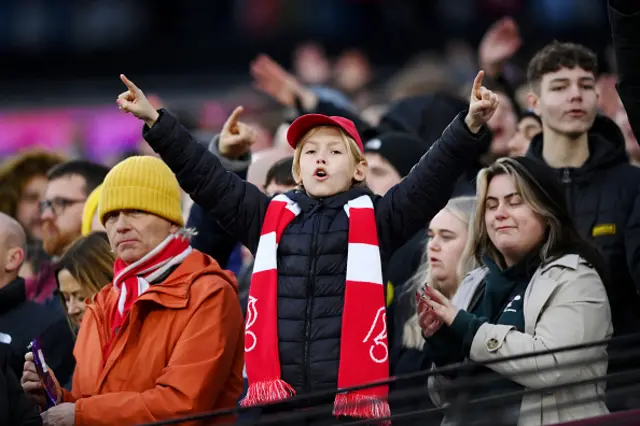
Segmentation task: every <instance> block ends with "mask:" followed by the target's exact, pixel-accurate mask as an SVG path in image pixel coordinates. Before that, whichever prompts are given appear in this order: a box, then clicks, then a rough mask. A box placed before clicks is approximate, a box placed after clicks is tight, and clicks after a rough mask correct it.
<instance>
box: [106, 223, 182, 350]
mask: <svg viewBox="0 0 640 426" xmlns="http://www.w3.org/2000/svg"><path fill="white" fill-rule="evenodd" d="M192 251H193V249H192V248H191V246H190V245H189V237H188V235H187V231H186V230H183V231H180V232H178V233H175V234H171V235H169V236H168V237H167V238H165V240H164V241H163V242H161V243H160V244H159V245H158V246H157V247H156V248H155V249H153V250H151V251H150V252H149V253H148V254H147V255H146V256H144V257H143V258H142V259H140V260H138V261H137V262H134V263H132V264H130V265H127V264H125V263H124V262H123V261H122V259H120V258H118V259H116V261H115V263H114V265H113V275H114V277H115V278H114V279H113V287H114V288H116V289H117V290H119V291H120V296H119V297H118V304H117V305H116V306H115V308H114V310H113V314H112V317H111V331H112V333H111V340H113V338H114V337H115V335H116V333H117V332H118V329H120V327H121V326H122V324H124V321H125V319H126V317H127V315H128V314H129V311H130V310H131V306H133V303H134V302H135V301H136V300H137V299H138V297H139V296H140V295H141V294H142V293H144V292H145V291H147V289H148V288H149V283H152V282H153V281H155V280H157V279H158V278H160V277H162V276H163V275H164V274H165V273H166V272H167V271H168V270H169V269H171V268H173V267H174V266H176V265H179V264H181V263H182V261H183V260H184V259H186V257H187V256H189V254H191V252H192ZM109 346H110V345H109ZM105 359H106V357H105Z"/></svg>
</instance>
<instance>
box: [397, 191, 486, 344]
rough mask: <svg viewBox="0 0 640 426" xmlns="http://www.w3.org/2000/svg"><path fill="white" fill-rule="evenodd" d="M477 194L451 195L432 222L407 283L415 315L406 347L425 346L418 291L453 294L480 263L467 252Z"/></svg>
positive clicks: (405, 336) (405, 334) (405, 332)
mask: <svg viewBox="0 0 640 426" xmlns="http://www.w3.org/2000/svg"><path fill="white" fill-rule="evenodd" d="M475 203H476V199H475V197H471V196H465V197H456V198H452V199H451V200H450V201H449V202H448V203H447V205H446V206H445V207H444V208H443V209H442V210H440V212H439V213H438V214H437V215H435V216H434V217H433V219H432V220H431V222H430V223H429V229H428V234H427V241H426V246H425V250H424V254H423V255H422V261H421V262H420V266H419V267H418V269H417V270H416V273H415V274H414V275H413V276H412V277H411V279H410V280H409V283H408V284H407V286H406V292H407V293H408V295H407V296H408V297H409V299H408V300H409V301H410V303H411V306H412V308H413V309H412V313H413V315H412V316H411V317H410V318H409V320H408V321H407V322H405V324H404V330H403V336H402V342H403V346H405V347H407V348H415V349H419V350H421V349H422V347H423V346H424V338H423V337H422V330H421V329H420V326H419V325H418V314H417V311H416V310H415V307H416V298H415V293H416V291H418V290H420V289H421V288H422V287H424V286H425V285H429V286H432V287H434V288H435V289H437V290H439V291H440V292H442V293H443V294H445V295H447V297H453V295H454V294H455V293H456V290H457V289H458V285H459V284H460V282H462V279H463V278H464V276H465V275H466V274H467V273H469V272H470V271H471V270H472V269H474V268H475V267H476V265H477V263H476V262H475V259H474V258H473V256H470V255H465V250H464V248H465V246H466V244H467V241H468V228H469V224H470V222H471V217H472V215H473V211H474V208H475Z"/></svg>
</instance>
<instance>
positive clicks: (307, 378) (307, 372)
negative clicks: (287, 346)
mask: <svg viewBox="0 0 640 426" xmlns="http://www.w3.org/2000/svg"><path fill="white" fill-rule="evenodd" d="M319 221H320V216H319V215H318V214H317V213H316V215H315V216H314V218H313V227H312V230H311V232H312V235H313V237H312V239H311V250H310V252H309V254H310V255H311V265H309V277H308V284H307V303H306V313H305V318H304V321H305V324H304V359H303V360H302V368H303V385H304V389H305V391H306V392H309V391H311V383H310V382H311V365H310V362H309V346H310V345H311V313H312V310H313V288H314V279H315V276H316V250H317V245H318V232H317V228H318V222H319Z"/></svg>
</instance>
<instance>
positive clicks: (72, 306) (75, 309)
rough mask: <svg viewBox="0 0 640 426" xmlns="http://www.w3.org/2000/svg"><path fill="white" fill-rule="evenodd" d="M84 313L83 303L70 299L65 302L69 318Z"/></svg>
mask: <svg viewBox="0 0 640 426" xmlns="http://www.w3.org/2000/svg"><path fill="white" fill-rule="evenodd" d="M83 311H84V301H82V302H81V301H79V300H76V299H71V300H69V302H67V312H68V313H69V315H70V316H74V315H78V314H80V313H82V312H83Z"/></svg>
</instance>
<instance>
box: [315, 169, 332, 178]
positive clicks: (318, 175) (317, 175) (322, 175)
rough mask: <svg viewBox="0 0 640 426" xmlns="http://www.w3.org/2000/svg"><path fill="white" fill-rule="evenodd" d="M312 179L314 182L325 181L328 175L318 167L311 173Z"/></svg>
mask: <svg viewBox="0 0 640 426" xmlns="http://www.w3.org/2000/svg"><path fill="white" fill-rule="evenodd" d="M313 177H315V178H316V180H325V179H326V178H327V177H329V175H328V174H327V171H326V170H325V169H323V168H322V167H318V168H317V169H316V171H315V172H314V173H313Z"/></svg>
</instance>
